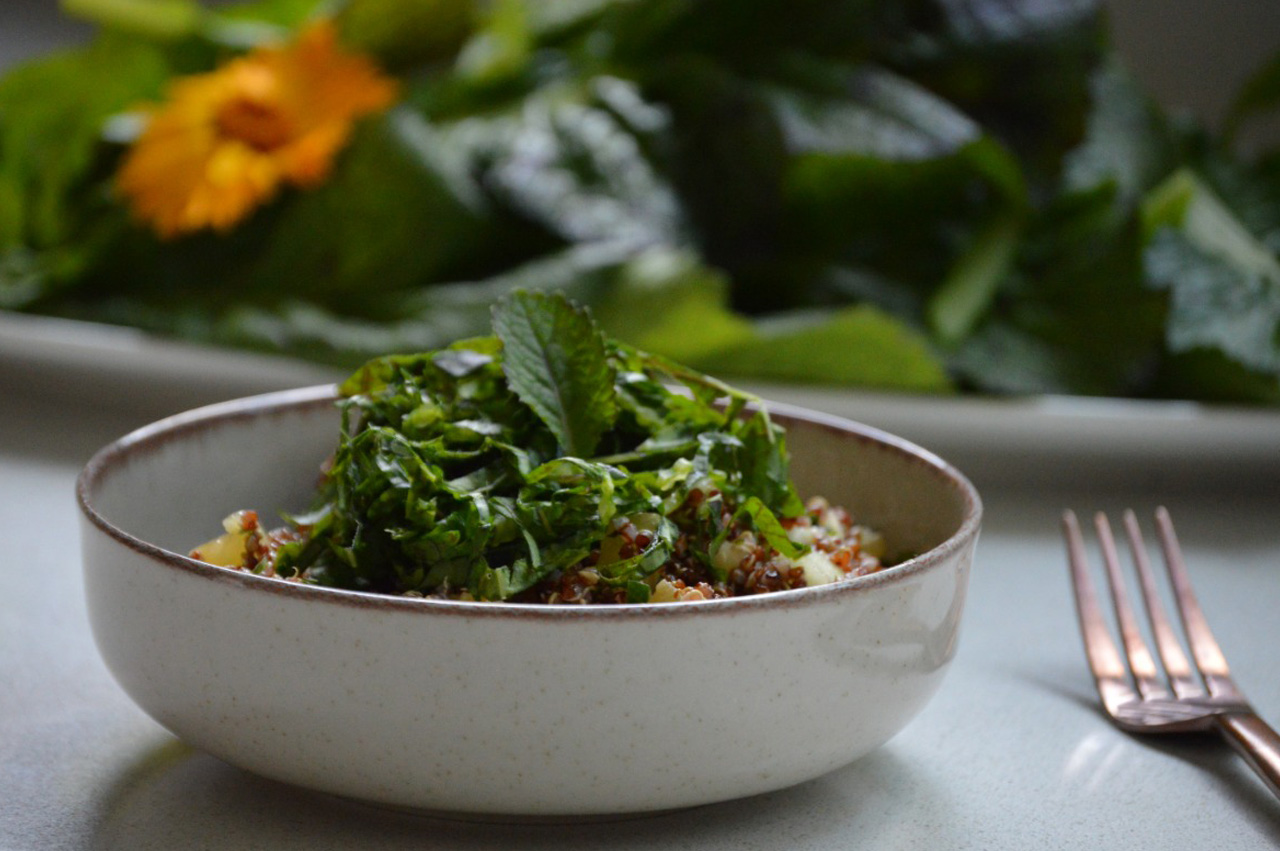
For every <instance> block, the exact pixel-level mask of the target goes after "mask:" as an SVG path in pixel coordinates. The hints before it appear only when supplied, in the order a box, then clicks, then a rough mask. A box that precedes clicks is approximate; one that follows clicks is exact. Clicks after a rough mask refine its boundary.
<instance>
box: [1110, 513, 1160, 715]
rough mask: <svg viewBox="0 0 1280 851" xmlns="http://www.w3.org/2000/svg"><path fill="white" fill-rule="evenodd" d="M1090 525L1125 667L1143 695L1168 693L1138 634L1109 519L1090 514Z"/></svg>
mask: <svg viewBox="0 0 1280 851" xmlns="http://www.w3.org/2000/svg"><path fill="white" fill-rule="evenodd" d="M1093 525H1094V527H1095V528H1096V529H1097V530H1098V541H1099V543H1100V544H1101V547H1102V561H1103V563H1104V565H1105V566H1106V569H1107V582H1108V584H1109V585H1110V586H1111V602H1112V605H1113V606H1114V607H1115V612H1116V624H1117V625H1118V626H1119V627H1120V640H1121V641H1122V642H1123V643H1124V649H1125V652H1126V653H1127V654H1128V656H1129V668H1130V669H1131V670H1132V671H1133V679H1134V682H1135V683H1136V684H1137V686H1138V693H1139V694H1141V695H1142V696H1143V697H1144V698H1152V697H1168V695H1169V692H1168V689H1166V688H1165V687H1164V684H1163V683H1162V682H1161V680H1160V672H1159V670H1157V669H1156V663H1155V660H1154V659H1153V658H1152V657H1151V651H1150V650H1148V649H1147V642H1146V641H1145V640H1144V639H1143V637H1142V631H1141V629H1140V628H1139V627H1138V621H1137V619H1136V618H1135V617H1134V615H1133V607H1132V606H1130V605H1129V594H1128V592H1126V591H1125V584H1124V577H1123V575H1121V572H1120V558H1119V556H1118V555H1117V554H1116V540H1115V537H1114V536H1113V535H1112V534H1111V523H1110V522H1109V521H1108V520H1107V515H1105V514H1103V513H1102V512H1098V513H1097V514H1095V515H1094V518H1093Z"/></svg>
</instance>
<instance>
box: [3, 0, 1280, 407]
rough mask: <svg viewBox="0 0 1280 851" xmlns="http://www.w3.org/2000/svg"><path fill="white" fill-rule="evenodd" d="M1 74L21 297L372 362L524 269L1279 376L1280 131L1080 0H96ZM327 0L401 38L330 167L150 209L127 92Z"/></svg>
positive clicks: (701, 350) (766, 352)
mask: <svg viewBox="0 0 1280 851" xmlns="http://www.w3.org/2000/svg"><path fill="white" fill-rule="evenodd" d="M69 7H70V8H73V9H75V10H79V11H80V12H82V13H84V14H88V15H91V16H94V17H96V18H97V20H99V22H100V23H101V24H102V32H101V34H100V36H99V38H98V39H97V40H96V41H95V42H94V43H93V44H91V45H89V46H87V47H85V48H82V49H78V50H75V51H71V52H67V53H64V54H60V55H55V56H51V57H48V58H46V59H43V60H41V61H38V62H36V63H33V64H31V65H28V66H25V67H21V68H18V69H15V70H13V71H12V72H11V73H9V74H8V75H7V76H6V77H5V78H4V79H3V80H0V308H4V309H10V310H20V311H31V312H39V313H47V314H55V315H63V316H72V317H80V318H88V319H94V320H100V321H109V322H118V323H124V324H131V325H137V326H140V327H144V328H148V329H152V330H154V331H159V332H163V333H167V334H175V335H179V336H183V337H186V338H190V339H196V340H203V341H211V342H216V343H221V344H227V345H235V346H244V347H250V348H255V349H261V350H268V351H278V352H286V353H290V354H294V355H300V356H303V357H308V358H313V359H317V360H322V361H327V362H331V363H336V364H347V365H352V366H354V365H355V364H357V363H360V362H363V361H364V360H365V359H367V358H368V357H371V356H376V355H380V354H385V353H389V352H396V351H421V350H424V349H429V348H436V347H438V346H442V345H445V344H447V343H448V342H449V341H452V340H455V339H458V338H461V337H465V336H469V335H476V334H481V333H484V329H485V328H486V326H487V322H488V311H489V306H490V305H491V304H492V303H493V302H494V301H495V300H496V299H497V298H499V297H500V296H501V295H503V294H505V293H509V292H512V291H514V290H517V289H526V290H562V291H564V292H566V293H568V294H569V295H570V296H571V297H572V298H574V299H575V300H576V301H578V302H580V303H583V304H586V305H590V306H591V307H592V309H593V311H594V313H595V316H596V317H597V318H598V319H599V321H600V322H601V323H602V325H603V326H604V327H605V328H606V329H607V330H608V331H609V333H611V334H613V335H615V336H618V337H620V338H621V339H624V340H626V341H628V342H630V343H633V344H635V345H637V346H639V347H641V348H643V349H645V350H648V351H654V352H659V353H662V354H663V355H666V356H668V357H671V358H673V359H678V360H680V361H682V362H686V363H689V364H691V365H692V366H695V367H697V368H699V369H702V370H705V371H708V372H714V373H717V374H735V375H738V376H749V377H752V378H758V379H782V380H801V381H815V382H842V383H849V384H857V385H862V386H872V387H881V388H894V389H901V390H909V391H924V392H950V391H952V390H957V389H958V390H971V391H979V392H988V393H1031V392H1069V393H1083V394H1099V395H1132V396H1172V397H1190V398H1201V399H1214V400H1240V401H1262V402H1277V401H1280V261H1278V260H1277V250H1278V249H1280V154H1278V153H1277V152H1275V151H1263V152H1262V153H1260V154H1258V155H1257V156H1255V157H1253V158H1251V159H1249V160H1248V161H1246V160H1245V159H1243V158H1241V157H1238V156H1235V155H1233V154H1231V153H1230V151H1231V150H1232V148H1231V145H1230V143H1231V133H1232V132H1233V131H1234V129H1235V128H1237V127H1239V126H1241V125H1242V124H1244V123H1245V122H1247V121H1248V120H1250V119H1251V118H1253V117H1254V116H1255V115H1257V114H1260V113H1262V112H1265V111H1267V110H1270V109H1272V108H1273V107H1275V106H1276V105H1277V103H1280V59H1278V60H1277V61H1276V62H1274V63H1272V64H1271V65H1269V66H1268V67H1265V68H1263V69H1262V70H1261V71H1260V72H1259V73H1258V75H1257V76H1256V77H1255V78H1254V80H1253V81H1252V82H1251V83H1250V84H1249V85H1248V86H1247V87H1246V89H1245V90H1244V91H1243V92H1242V93H1241V94H1240V97H1239V98H1238V100H1237V101H1236V106H1235V109H1234V111H1233V112H1232V115H1231V120H1230V121H1229V122H1228V131H1229V132H1228V133H1226V134H1224V135H1222V136H1220V137H1213V136H1210V135H1208V134H1206V133H1204V132H1202V131H1200V130H1198V129H1196V128H1194V127H1190V126H1188V124H1187V123H1186V122H1185V121H1181V120H1178V119H1176V118H1172V117H1170V116H1168V115H1166V114H1164V113H1163V112H1161V111H1160V110H1159V109H1157V108H1156V107H1155V106H1154V105H1153V104H1152V103H1151V102H1150V100H1149V99H1148V98H1147V97H1146V96H1145V95H1144V94H1143V93H1142V92H1141V91H1140V90H1139V89H1138V88H1137V87H1136V86H1135V84H1134V83H1133V81H1132V80H1131V79H1130V78H1129V77H1128V76H1127V75H1126V74H1125V72H1124V71H1123V69H1122V68H1120V67H1119V66H1118V64H1117V62H1116V61H1115V58H1114V56H1113V54H1112V51H1111V50H1110V49H1109V48H1108V45H1107V42H1106V30H1105V21H1104V19H1103V15H1102V12H1101V10H1100V8H1099V4H1098V3H1097V2H1095V0H969V1H968V2H956V0H554V2H542V0H491V2H484V3H481V2H479V0H348V2H345V3H333V2H326V3H318V2H316V0H265V2H257V3H253V4H249V5H246V6H238V7H236V6H233V7H217V9H216V11H214V10H204V9H201V8H200V7H199V6H198V4H197V3H196V0H164V2H153V3H143V2H141V0H114V2H111V3H106V2H99V0H75V2H74V3H70V4H69ZM317 11H320V12H333V13H335V14H336V19H337V21H338V24H339V25H340V27H341V31H342V33H343V36H344V38H345V40H346V41H347V42H348V43H349V44H351V45H352V46H353V47H355V48H358V49H361V50H364V51H366V52H367V53H369V54H371V55H373V56H375V57H376V58H377V59H379V60H380V61H381V62H382V63H383V64H384V65H385V66H386V67H387V68H389V69H391V70H392V71H394V72H395V73H396V74H397V75H398V76H399V77H400V78H401V80H402V82H403V97H402V100H401V102H400V103H399V104H398V105H397V106H396V107H395V108H394V109H392V110H390V111H388V112H387V113H385V114H383V115H380V116H377V117H374V118H371V119H369V120H366V121H365V122H363V124H362V126H361V127H360V129H359V131H358V133H357V134H356V136H355V138H354V140H353V141H352V143H351V145H350V146H349V148H348V149H347V150H346V151H344V152H343V155H342V157H341V160H340V162H339V163H338V165H337V168H336V171H335V173H334V174H333V175H332V176H331V178H330V179H329V180H328V182H327V183H326V184H325V185H323V186H321V187H319V188H317V189H314V190H309V191H297V192H292V193H289V194H286V195H285V196H283V197H281V198H280V199H278V200H277V201H276V202H274V203H272V204H271V205H269V206H267V207H265V208H263V209H261V210H260V211H258V213H256V214H255V216H254V217H253V218H252V219H251V220H250V221H248V222H247V223H246V224H245V225H243V226H242V227H240V228H238V229H237V230H235V231H234V232H232V233H231V234H229V235H225V236H215V235H195V236H190V237H186V238H183V239H180V240H176V241H161V240H158V239H157V238H156V237H155V236H153V235H152V234H150V233H149V232H147V231H146V230H145V229H144V228H142V227H140V226H138V225H137V224H135V223H133V222H131V221H130V220H129V217H128V215H127V214H126V212H125V211H124V210H123V209H122V207H121V205H120V204H119V202H118V199H116V198H114V197H113V195H112V190H111V175H112V173H113V172H112V170H113V168H114V167H115V165H116V163H118V161H119V158H120V154H121V150H122V148H123V146H124V145H125V144H127V143H128V141H129V139H130V124H129V122H128V121H127V120H123V119H122V118H121V115H122V114H124V113H125V111H126V110H129V109H130V108H132V107H133V106H134V105H135V104H137V103H138V102H139V101H142V100H146V99H154V98H156V97H158V96H159V95H160V93H161V91H162V89H163V86H164V84H165V82H166V81H167V80H169V79H171V78H172V77H174V76H175V75H178V74H182V73H190V72H193V71H200V70H204V69H207V68H209V67H211V66H212V65H213V64H214V63H215V62H216V61H218V60H219V58H221V57H224V56H226V55H228V54H229V53H234V52H235V51H236V50H239V49H242V48H244V47H245V46H247V45H249V44H252V43H254V42H256V41H261V40H263V39H265V38H270V37H276V36H279V35H280V34H281V33H282V32H289V31H291V30H295V29H296V28H297V27H298V26H300V25H301V23H302V22H303V21H304V20H305V19H306V18H307V17H308V16H310V15H313V14H315V13H316V12H317Z"/></svg>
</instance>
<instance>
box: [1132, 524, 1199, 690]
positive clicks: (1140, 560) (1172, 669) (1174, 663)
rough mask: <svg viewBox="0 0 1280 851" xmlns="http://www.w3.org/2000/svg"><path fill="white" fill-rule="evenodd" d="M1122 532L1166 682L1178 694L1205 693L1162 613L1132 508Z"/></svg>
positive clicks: (1167, 618) (1145, 550)
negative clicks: (1131, 557) (1134, 569)
mask: <svg viewBox="0 0 1280 851" xmlns="http://www.w3.org/2000/svg"><path fill="white" fill-rule="evenodd" d="M1124 526H1125V532H1126V533H1127V535H1128V537H1129V552H1130V554H1131V555H1132V556H1133V564H1134V567H1135V568H1137V571H1138V580H1139V582H1140V583H1141V586H1142V598H1143V602H1144V603H1145V604H1146V608H1147V618H1148V619H1149V621H1150V622H1151V633H1152V635H1153V636H1154V637H1155V640H1156V649H1157V651H1159V653H1160V662H1161V664H1162V665H1164V670H1165V673H1167V674H1168V675H1169V684H1170V685H1171V686H1172V687H1173V693H1174V694H1175V695H1177V696H1178V697H1190V696H1192V695H1199V694H1203V693H1204V689H1203V688H1201V686H1200V684H1199V682H1198V681H1197V680H1196V679H1195V678H1194V677H1193V676H1192V674H1191V665H1190V663H1189V662H1188V661H1187V655H1186V654H1185V653H1183V652H1182V644H1181V642H1179V641H1178V637H1177V635H1176V634H1175V633H1174V631H1173V625H1172V624H1171V623H1170V621H1169V616H1168V615H1167V614H1166V613H1165V608H1164V604H1162V603H1161V602H1160V592H1159V591H1158V590H1157V588H1156V580H1155V574H1154V573H1153V572H1152V570H1151V561H1150V559H1148V558H1147V547H1146V543H1145V542H1144V540H1143V537H1142V530H1141V528H1139V526H1138V518H1137V515H1135V514H1134V513H1133V511H1132V510H1126V511H1125V512H1124Z"/></svg>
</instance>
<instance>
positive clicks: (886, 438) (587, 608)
mask: <svg viewBox="0 0 1280 851" xmlns="http://www.w3.org/2000/svg"><path fill="white" fill-rule="evenodd" d="M336 400H337V390H336V386H335V385H331V384H330V385H317V386H314V387H303V388H298V389H295V390H282V391H276V392H273V393H265V394H262V395H258V396H248V397H244V398H241V399H232V400H229V401H226V402H218V403H216V404H213V405H207V406H205V407H201V408H196V409H193V410H190V411H185V412H183V413H180V414H175V415H173V416H170V417H166V418H164V419H162V420H159V421H157V422H154V423H151V424H150V425H146V426H143V427H141V428H139V429H136V430H134V431H132V432H130V433H128V434H126V435H124V436H123V437H121V438H119V439H117V440H115V441H113V442H112V443H110V444H108V445H107V446H105V447H103V448H102V449H100V450H99V451H98V452H97V453H95V454H94V455H93V457H92V458H91V459H90V460H89V462H88V463H87V464H86V465H85V467H84V469H83V470H82V471H81V473H80V475H79V476H78V477H77V479H76V502H77V504H78V505H79V507H80V511H81V512H82V513H83V514H84V516H85V517H86V518H87V519H88V520H89V521H90V522H91V523H92V524H93V525H94V526H96V527H97V528H98V529H100V530H101V531H102V532H104V533H105V534H106V535H108V536H109V537H111V538H113V539H114V540H115V541H117V542H118V543H120V544H122V545H124V546H125V547H128V548H129V549H132V550H134V551H135V552H138V553H140V554H142V555H145V556H147V557H149V558H151V559H153V560H154V561H157V562H159V563H161V564H164V565H167V566H169V567H172V568H174V569H177V570H179V571H182V572H184V573H188V574H192V575H195V576H200V577H202V578H205V579H210V580H214V581H219V582H229V583H234V584H237V585H241V586H247V587H251V588H254V589H258V590H261V591H266V592H269V593H275V594H282V595H285V596H287V597H300V598H308V599H314V600H316V601H317V602H327V603H330V604H340V605H347V606H355V607H358V608H378V609H386V610H402V611H433V612H437V613H439V614H441V615H444V614H449V615H455V616H458V615H460V616H465V617H520V618H539V619H549V620H577V619H579V618H584V617H611V618H635V617H645V618H657V617H663V618H668V617H687V616H691V615H697V616H699V617H706V616H708V615H713V614H726V615H727V614H730V613H732V612H735V611H739V610H742V609H751V608H755V607H757V606H771V607H789V606H794V605H800V604H804V603H807V602H816V601H817V600H822V599H826V598H828V597H833V596H841V595H845V594H858V593H863V592H864V591H866V590H867V589H870V588H874V587H877V586H879V585H882V584H885V583H890V582H895V581H901V580H903V579H905V578H906V577H908V576H910V575H912V574H914V573H916V572H918V571H920V570H924V569H926V568H927V567H928V565H927V564H926V563H925V561H926V559H928V560H929V561H932V560H934V559H942V558H945V557H946V555H947V554H949V553H952V552H954V551H956V550H957V549H960V548H961V547H963V546H965V545H966V544H967V543H968V542H969V540H970V539H971V538H974V537H975V536H976V535H977V533H978V527H979V525H980V523H981V521H982V511H983V506H982V500H981V498H980V497H979V495H978V491H977V489H976V488H974V486H973V484H972V483H971V482H970V481H969V479H968V478H967V477H966V476H965V475H964V474H963V473H961V472H960V471H959V470H957V469H956V468H955V467H953V466H952V465H951V464H949V463H948V462H946V461H944V460H943V459H942V458H940V457H939V456H937V455H935V454H934V453H933V452H930V451H929V450H927V449H924V448H922V447H920V446H917V445H916V444H914V443H911V442H910V441H908V440H904V439H903V438H900V437H898V436H896V435H893V434H890V433H888V432H885V431H882V430H880V429H877V428H874V427H872V426H867V425H863V424H862V423H857V422H854V421H852V420H847V419H844V418H842V417H837V416H833V415H829V414H823V413H820V412H817V411H810V410H807V409H802V408H798V407H794V406H791V405H785V404H779V403H773V402H766V403H765V404H766V406H767V407H768V409H769V412H770V414H773V415H776V416H778V417H779V418H781V419H784V420H794V421H797V422H803V423H806V424H809V425H812V426H816V427H818V428H821V429H824V430H829V431H835V432H838V433H840V434H842V435H847V436H851V437H853V438H855V439H857V440H859V441H861V442H864V443H880V444H883V445H885V446H887V447H889V448H890V449H892V450H893V451H895V452H898V453H900V454H901V455H903V456H905V457H906V459H907V460H909V461H910V462H912V463H917V464H923V465H925V467H926V468H928V469H929V470H930V471H931V472H933V473H934V474H935V475H937V476H939V477H941V478H942V479H944V480H947V481H948V482H950V483H951V484H953V485H954V486H955V487H956V488H957V489H958V490H959V491H960V494H961V496H962V497H963V498H964V503H965V511H964V520H963V522H962V523H961V524H960V528H958V529H957V530H956V531H955V532H953V533H952V534H951V535H950V537H948V538H947V539H946V540H945V541H943V542H942V543H941V544H939V545H937V546H936V547H933V548H932V549H930V550H927V551H926V552H924V553H922V554H920V555H918V556H915V557H913V558H910V559H908V560H906V561H904V562H900V563H899V564H896V565H893V566H892V567H889V568H886V569H884V570H882V571H880V572H877V573H872V574H869V575H867V576H860V577H857V578H855V579H850V580H845V581H841V582H834V583H831V584H829V585H820V586H816V587H812V588H796V589H791V590H788V591H774V592H770V593H768V594H757V595H752V596H749V597H732V598H722V599H716V600H705V601H700V602H691V603H681V604H679V605H655V604H649V603H634V604H614V605H607V606H605V605H600V606H591V605H580V604H565V605H537V604H512V603H490V602H465V601H456V600H437V599H430V598H421V597H400V596H393V595H387V594H376V593H372V592H365V591H350V590H346V589H341V588H328V587H325V586H319V585H302V584H300V583H294V582H285V581H281V580H279V579H272V578H268V577H264V576H258V575H257V574H254V573H247V572H245V571H240V570H232V569H230V568H225V567H217V566H215V565H210V564H207V563H205V562H201V561H197V560H195V559H192V558H188V557H187V556H185V555H182V554H180V553H175V552H171V551H169V550H166V549H163V548H161V547H157V546H155V545H154V544H150V543H148V542H146V541H143V540H141V539H140V538H137V537H135V536H134V535H131V534H129V533H128V532H126V531H124V530H123V529H121V528H120V527H118V526H116V525H114V524H113V523H111V522H110V521H109V520H107V519H106V518H105V517H103V516H102V515H101V514H100V513H99V512H98V511H97V509H95V508H94V507H93V504H92V500H91V497H90V494H91V493H92V492H93V491H94V489H95V488H96V486H97V484H98V483H99V482H100V481H101V480H102V479H103V477H104V476H106V475H108V474H109V473H110V472H111V470H112V469H113V468H114V467H115V466H116V465H118V464H120V463H122V462H123V461H124V460H125V459H126V458H127V457H128V456H129V455H131V454H132V453H133V452H135V451H143V452H147V451H154V450H156V449H158V448H160V447H162V446H163V445H164V444H166V443H168V442H169V441H171V440H174V439H176V438H179V437H182V436H183V435H186V434H189V433H191V432H193V431H198V430H200V429H201V428H204V427H207V426H208V425H210V424H213V423H217V422H235V421H236V420H242V419H247V418H250V417H256V416H260V415H262V414H271V413H283V412H285V411H286V410H295V409H297V410H300V409H306V408H313V407H314V408H320V407H327V406H332V405H333V403H334V402H335V401H336ZM424 607H425V608H424Z"/></svg>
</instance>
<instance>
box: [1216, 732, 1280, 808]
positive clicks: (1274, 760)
mask: <svg viewBox="0 0 1280 851" xmlns="http://www.w3.org/2000/svg"><path fill="white" fill-rule="evenodd" d="M1217 719H1218V728H1219V730H1220V731H1221V732H1222V736H1223V738H1225V739H1226V740H1227V742H1228V743H1230V745H1231V747H1233V748H1235V749H1236V752H1238V753H1239V754H1240V755H1241V756H1243V757H1244V758H1245V761H1246V762H1247V763H1249V767H1250V768H1252V769H1253V770H1254V771H1256V772H1257V774H1258V776H1259V777H1261V778H1262V780H1263V781H1264V782H1265V783H1266V784H1267V788H1269V789H1270V790H1271V792H1272V794H1274V795H1276V796H1277V797H1280V734H1277V733H1276V731H1275V730H1273V729H1271V727H1270V726H1269V725H1268V724H1267V722H1266V721H1263V720H1262V719H1261V718H1259V717H1258V716H1257V715H1255V714H1253V713H1252V712H1243V713H1231V714H1226V715H1219V716H1217Z"/></svg>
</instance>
